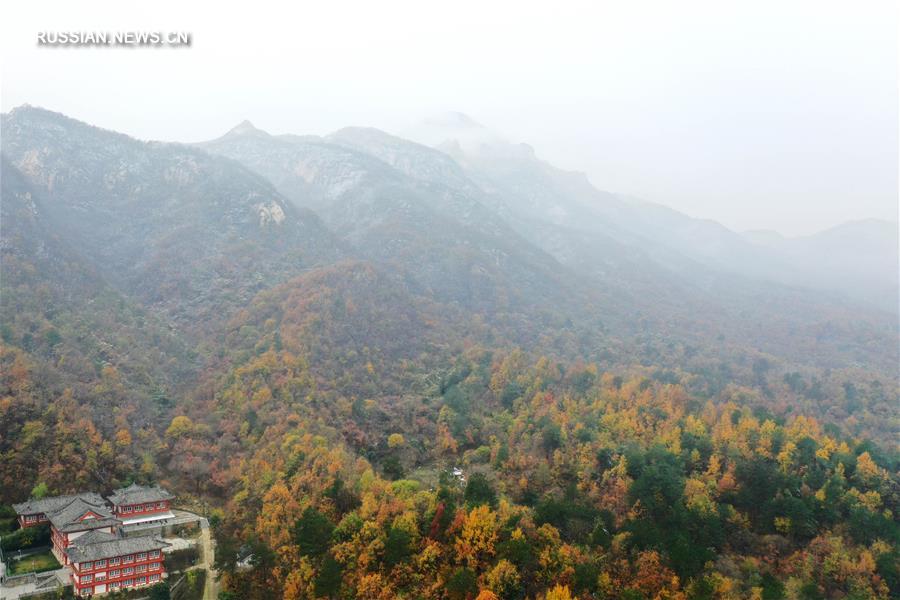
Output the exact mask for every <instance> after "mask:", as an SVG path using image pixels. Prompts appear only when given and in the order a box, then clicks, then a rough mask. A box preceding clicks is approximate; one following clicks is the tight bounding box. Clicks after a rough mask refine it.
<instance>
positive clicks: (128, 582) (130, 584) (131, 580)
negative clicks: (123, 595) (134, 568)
mask: <svg viewBox="0 0 900 600" xmlns="http://www.w3.org/2000/svg"><path fill="white" fill-rule="evenodd" d="M122 585H123V586H125V587H130V586H132V585H134V579H126V580H125V581H123V582H122Z"/></svg>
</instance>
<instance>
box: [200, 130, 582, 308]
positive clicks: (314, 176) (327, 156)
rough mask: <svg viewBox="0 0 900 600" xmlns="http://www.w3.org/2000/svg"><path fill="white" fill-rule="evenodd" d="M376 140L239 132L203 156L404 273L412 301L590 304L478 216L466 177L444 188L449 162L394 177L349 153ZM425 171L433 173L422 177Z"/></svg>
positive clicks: (492, 220)
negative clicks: (257, 178) (247, 175)
mask: <svg viewBox="0 0 900 600" xmlns="http://www.w3.org/2000/svg"><path fill="white" fill-rule="evenodd" d="M383 135H384V134H382V133H381V132H378V131H376V130H363V129H348V130H343V131H341V132H337V133H336V134H333V135H331V136H327V137H325V138H316V137H311V136H293V135H284V136H272V135H269V134H267V133H265V132H262V131H259V130H257V129H255V128H250V127H248V126H246V125H245V124H242V125H239V126H238V127H236V128H234V129H233V130H231V131H230V132H228V133H227V134H226V135H225V136H223V137H221V138H219V139H217V140H213V141H211V142H207V143H204V144H201V145H200V147H202V148H203V149H205V150H207V151H209V152H212V153H215V154H219V155H222V156H226V157H228V158H230V159H234V160H236V161H238V162H240V163H242V164H244V165H246V166H247V167H249V168H251V169H253V170H254V171H255V172H257V173H258V174H260V175H262V176H264V177H266V178H267V179H269V180H270V181H272V182H273V183H274V184H275V186H276V187H277V188H278V190H279V191H280V192H281V193H283V194H284V195H285V196H286V197H287V198H290V199H291V200H292V201H293V203H294V205H295V206H297V207H302V208H308V209H312V210H314V211H315V212H316V213H317V214H319V215H321V217H322V219H323V221H324V223H325V224H326V225H327V226H328V227H330V228H331V230H332V231H334V232H335V233H336V234H337V235H338V236H339V237H340V239H341V240H342V241H343V242H345V243H346V244H347V245H348V246H349V247H351V248H353V249H354V250H355V252H356V253H357V254H358V255H359V256H364V257H366V258H367V259H369V260H374V261H377V262H379V263H381V264H385V265H389V266H390V267H391V268H396V269H399V270H400V271H402V272H403V273H404V274H405V275H407V276H408V277H409V282H410V284H411V285H412V287H411V289H412V290H414V291H415V292H416V293H420V294H426V295H432V296H433V297H434V298H435V299H437V300H439V301H442V302H449V303H455V304H458V305H460V306H464V307H467V308H469V309H472V310H476V311H479V312H482V311H484V312H487V313H498V312H499V313H506V312H509V311H517V310H520V309H524V310H527V311H532V312H533V311H535V310H540V309H541V308H542V307H546V306H548V305H558V306H568V307H569V308H571V309H572V310H576V308H577V304H578V303H579V301H580V302H582V303H583V302H585V301H588V300H587V293H586V291H585V289H584V286H581V285H580V284H579V282H578V281H577V279H576V278H574V277H572V275H571V274H570V273H567V271H566V269H564V268H562V267H561V266H560V265H559V263H558V262H557V261H555V260H554V259H553V258H552V257H551V256H549V255H548V254H546V253H544V252H542V251H541V250H540V249H538V248H536V247H534V246H533V245H531V244H529V243H528V242H527V241H526V240H524V239H523V238H521V236H519V235H518V234H517V233H516V232H515V231H514V230H513V229H512V228H510V227H509V226H508V225H507V224H506V223H505V222H504V221H503V220H502V219H501V218H499V217H498V216H497V215H496V214H494V213H493V212H492V211H491V210H489V209H488V208H487V207H486V206H484V205H483V204H482V203H481V202H480V198H479V197H478V195H477V190H476V188H475V187H474V186H472V185H471V184H468V183H467V182H466V181H465V177H464V176H462V179H461V180H454V184H453V185H447V184H446V183H444V181H443V179H444V178H445V177H446V178H449V179H451V180H452V179H453V177H455V176H461V173H460V170H459V168H458V167H457V166H456V165H455V164H454V163H453V161H452V160H449V159H446V160H444V161H443V163H442V164H440V165H432V164H431V163H430V162H428V161H422V162H418V163H417V162H415V161H416V160H417V153H415V152H413V153H409V154H408V155H406V157H405V159H406V160H408V161H411V162H409V164H407V165H405V166H406V167H407V168H406V169H399V168H396V167H395V166H394V165H391V164H388V163H387V162H385V161H384V160H382V158H381V157H379V156H377V155H375V154H373V153H370V152H366V151H360V150H359V149H357V148H356V147H354V144H353V143H351V141H352V140H359V139H369V140H372V143H377V141H376V140H377V138H380V137H381V136H383ZM422 150H425V148H422ZM445 158H446V157H445ZM432 166H434V167H435V168H437V169H441V170H440V172H435V173H431V174H430V175H431V176H427V177H426V176H425V175H426V173H424V170H425V169H428V168H431V167H432ZM420 170H422V171H423V172H421V173H419V171H420ZM410 172H416V173H418V175H419V176H416V177H413V176H410V175H409V173H410Z"/></svg>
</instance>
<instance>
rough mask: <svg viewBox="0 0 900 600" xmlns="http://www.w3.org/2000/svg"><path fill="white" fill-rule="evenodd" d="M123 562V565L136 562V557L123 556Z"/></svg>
mask: <svg viewBox="0 0 900 600" xmlns="http://www.w3.org/2000/svg"><path fill="white" fill-rule="evenodd" d="M122 562H123V563H130V562H134V556H132V555H131V554H129V555H128V556H123V557H122Z"/></svg>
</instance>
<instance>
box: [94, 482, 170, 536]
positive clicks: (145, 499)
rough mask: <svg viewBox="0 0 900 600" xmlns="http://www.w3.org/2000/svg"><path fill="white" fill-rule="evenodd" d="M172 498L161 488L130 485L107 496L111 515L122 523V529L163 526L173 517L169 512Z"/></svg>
mask: <svg viewBox="0 0 900 600" xmlns="http://www.w3.org/2000/svg"><path fill="white" fill-rule="evenodd" d="M173 498H174V496H173V495H172V494H170V493H169V492H167V491H166V490H164V489H162V488H161V487H158V486H157V487H144V486H140V485H137V484H136V483H133V484H131V485H130V486H128V487H126V488H120V489H118V490H115V491H114V492H113V494H112V496H109V498H108V499H109V502H110V504H112V507H113V514H115V516H116V518H118V519H120V520H121V521H122V526H123V527H126V528H128V527H130V526H133V525H146V524H151V523H152V524H164V523H165V522H166V521H167V520H169V519H174V518H175V515H174V514H172V511H171V510H169V503H170V502H171V501H172V499H173Z"/></svg>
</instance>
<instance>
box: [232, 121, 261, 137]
mask: <svg viewBox="0 0 900 600" xmlns="http://www.w3.org/2000/svg"><path fill="white" fill-rule="evenodd" d="M246 135H265V136H268V135H269V134H268V133H266V132H265V131H263V130H262V129H257V128H256V126H255V125H253V123H251V122H250V121H249V120H247V119H244V120H243V121H241V122H240V123H238V124H237V125H235V126H234V127H232V128H231V129H230V130H229V131H228V133H226V134H225V136H224V137H237V136H246Z"/></svg>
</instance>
